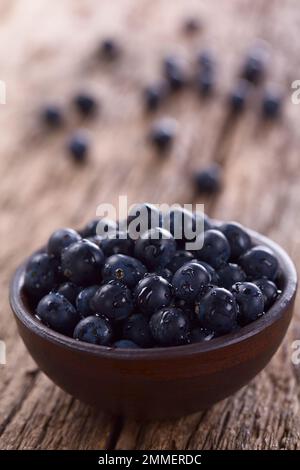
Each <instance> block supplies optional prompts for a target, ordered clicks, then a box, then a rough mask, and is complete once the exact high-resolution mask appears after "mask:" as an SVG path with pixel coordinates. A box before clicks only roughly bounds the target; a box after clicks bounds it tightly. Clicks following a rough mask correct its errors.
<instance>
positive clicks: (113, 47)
mask: <svg viewBox="0 0 300 470" xmlns="http://www.w3.org/2000/svg"><path fill="white" fill-rule="evenodd" d="M100 55H101V56H102V57H103V58H104V59H107V60H115V59H117V58H118V57H119V56H120V55H121V48H120V46H119V44H118V42H117V41H116V40H115V39H114V38H106V39H104V40H103V41H102V43H101V44H100Z"/></svg>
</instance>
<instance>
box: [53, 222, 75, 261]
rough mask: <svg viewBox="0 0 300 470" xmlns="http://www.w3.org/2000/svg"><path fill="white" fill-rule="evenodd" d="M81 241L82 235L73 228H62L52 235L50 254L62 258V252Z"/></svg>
mask: <svg viewBox="0 0 300 470" xmlns="http://www.w3.org/2000/svg"><path fill="white" fill-rule="evenodd" d="M80 239H81V237H80V235H79V234H78V233H77V232H75V230H72V229H71V228H61V229H58V230H55V232H53V233H52V235H51V237H50V238H49V241H48V246H47V251H48V254H49V255H51V256H54V257H55V258H60V257H61V254H62V251H63V250H64V249H65V248H67V247H68V246H70V245H72V244H73V243H75V242H78V241H79V240H80Z"/></svg>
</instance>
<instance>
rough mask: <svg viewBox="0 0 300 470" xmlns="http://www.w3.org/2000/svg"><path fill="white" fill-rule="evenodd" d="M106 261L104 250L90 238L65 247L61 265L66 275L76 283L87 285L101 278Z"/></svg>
mask: <svg viewBox="0 0 300 470" xmlns="http://www.w3.org/2000/svg"><path fill="white" fill-rule="evenodd" d="M103 263H104V254H103V252H102V250H101V249H100V248H99V247H98V246H97V245H95V244H94V243H91V242H89V241H88V240H80V241H79V242H76V243H73V244H72V245H70V246H68V247H67V248H65V249H64V251H63V253H62V256H61V266H62V270H63V274H64V276H65V277H66V278H67V279H68V280H70V281H71V282H74V284H77V285H81V286H86V285H89V284H97V283H98V282H99V281H100V280H101V269H102V266H103Z"/></svg>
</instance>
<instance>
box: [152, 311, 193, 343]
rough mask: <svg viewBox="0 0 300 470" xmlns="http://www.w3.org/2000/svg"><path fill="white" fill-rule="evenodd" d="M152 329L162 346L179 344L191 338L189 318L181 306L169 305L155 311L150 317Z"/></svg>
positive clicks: (156, 339)
mask: <svg viewBox="0 0 300 470" xmlns="http://www.w3.org/2000/svg"><path fill="white" fill-rule="evenodd" d="M150 330H151V333H152V336H153V338H154V340H155V342H156V343H157V344H158V345H160V346H179V345H181V344H187V343H188V342H189V340H190V324H189V320H188V318H187V317H186V315H185V314H184V312H183V311H182V310H181V309H179V308H174V307H173V308H172V307H169V308H164V309H162V310H159V311H158V312H156V313H154V315H152V317H151V319H150Z"/></svg>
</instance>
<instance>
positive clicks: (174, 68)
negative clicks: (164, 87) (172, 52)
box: [163, 57, 187, 91]
mask: <svg viewBox="0 0 300 470" xmlns="http://www.w3.org/2000/svg"><path fill="white" fill-rule="evenodd" d="M163 72H164V76H165V78H166V80H167V81H168V83H169V86H170V89H171V90H172V91H178V90H181V89H182V88H183V87H184V86H185V85H186V83H187V77H186V74H185V70H184V67H183V64H182V63H181V61H180V60H179V59H178V58H177V57H166V58H165V59H164V61H163Z"/></svg>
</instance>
